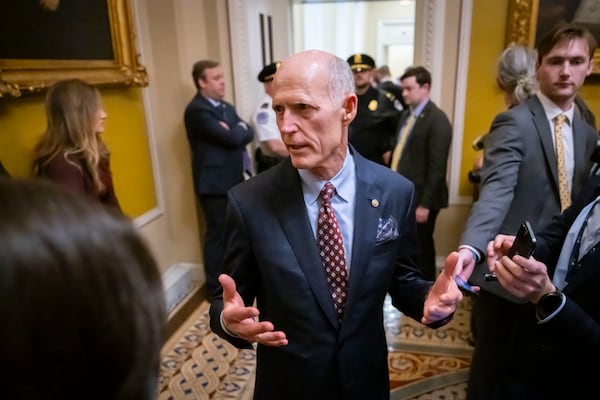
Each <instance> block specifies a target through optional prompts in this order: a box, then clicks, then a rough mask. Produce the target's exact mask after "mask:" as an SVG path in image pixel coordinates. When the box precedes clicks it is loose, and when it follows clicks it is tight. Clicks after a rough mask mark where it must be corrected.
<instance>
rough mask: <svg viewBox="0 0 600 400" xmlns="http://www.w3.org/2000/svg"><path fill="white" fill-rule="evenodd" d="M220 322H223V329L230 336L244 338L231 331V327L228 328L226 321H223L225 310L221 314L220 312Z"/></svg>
mask: <svg viewBox="0 0 600 400" xmlns="http://www.w3.org/2000/svg"><path fill="white" fill-rule="evenodd" d="M219 322H220V323H221V329H223V331H224V332H225V333H226V334H228V335H229V336H233V337H234V338H239V339H243V338H242V337H241V336H238V335H236V334H235V333H231V332H230V331H229V329H227V327H226V326H225V322H224V321H223V311H221V314H219Z"/></svg>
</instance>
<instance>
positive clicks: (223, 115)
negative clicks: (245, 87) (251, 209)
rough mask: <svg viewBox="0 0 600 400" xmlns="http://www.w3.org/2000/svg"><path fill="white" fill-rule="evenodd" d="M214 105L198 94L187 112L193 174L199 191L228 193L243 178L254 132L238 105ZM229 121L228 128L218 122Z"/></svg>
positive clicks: (186, 124) (185, 117)
mask: <svg viewBox="0 0 600 400" xmlns="http://www.w3.org/2000/svg"><path fill="white" fill-rule="evenodd" d="M221 104H222V107H221V108H217V107H215V106H213V105H212V104H211V103H210V102H209V101H208V100H207V99H206V98H205V97H204V96H202V95H201V94H200V93H197V94H196V96H194V98H193V99H192V101H191V102H190V103H189V104H188V106H187V107H186V109H185V113H184V122H185V129H186V133H187V138H188V142H189V144H190V148H191V151H192V174H193V178H194V190H195V192H196V194H220V195H225V194H226V193H227V190H229V189H230V188H231V187H233V186H234V185H236V184H238V183H240V182H242V181H243V180H244V158H243V157H244V152H245V151H246V145H247V144H248V143H250V142H251V141H252V138H253V136H254V133H253V131H252V128H251V127H250V126H248V125H247V124H246V123H243V124H240V122H244V121H242V119H241V118H240V117H239V116H238V115H237V112H236V111H235V108H234V107H233V106H232V105H231V104H229V103H227V102H225V101H221ZM220 121H223V122H226V123H227V125H228V126H229V129H225V128H223V127H222V126H221V125H220V124H219V122H220Z"/></svg>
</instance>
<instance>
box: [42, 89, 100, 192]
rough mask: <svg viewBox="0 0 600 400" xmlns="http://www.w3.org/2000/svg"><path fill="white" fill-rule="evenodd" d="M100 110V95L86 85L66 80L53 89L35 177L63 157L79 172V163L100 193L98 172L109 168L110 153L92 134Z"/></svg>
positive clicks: (49, 96)
mask: <svg viewBox="0 0 600 400" xmlns="http://www.w3.org/2000/svg"><path fill="white" fill-rule="evenodd" d="M100 109H101V98H100V93H99V92H98V90H97V89H96V88H94V87H93V86H91V85H89V84H87V83H86V82H84V81H82V80H80V79H68V80H62V81H58V82H56V83H55V84H54V85H52V86H51V87H50V89H49V90H48V93H47V95H46V117H47V121H48V125H47V128H46V132H45V133H44V134H43V136H42V138H41V139H40V141H39V143H38V144H37V146H36V147H35V161H34V166H33V172H34V174H35V175H41V171H42V169H43V167H44V165H46V164H47V163H48V162H50V161H51V160H52V159H53V158H54V157H62V156H64V157H65V160H66V161H67V162H69V163H71V164H73V165H75V166H77V167H78V168H81V163H82V164H83V166H84V168H85V169H86V171H87V173H89V174H90V176H91V178H92V183H93V185H94V188H95V189H96V192H101V191H102V190H103V189H104V184H103V183H102V181H101V180H100V174H99V171H100V170H101V169H107V168H108V157H109V151H108V148H107V147H106V145H105V144H104V142H103V141H102V139H101V138H100V135H99V134H98V132H96V131H95V123H96V118H97V113H98V111H99V110H100ZM86 171H81V172H82V173H83V174H85V173H86Z"/></svg>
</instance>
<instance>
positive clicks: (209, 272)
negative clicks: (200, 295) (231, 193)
mask: <svg viewBox="0 0 600 400" xmlns="http://www.w3.org/2000/svg"><path fill="white" fill-rule="evenodd" d="M198 201H200V205H201V206H202V210H203V211H204V220H205V222H206V231H205V234H204V273H205V275H206V295H207V297H208V299H207V300H209V301H210V300H212V298H213V297H214V295H215V293H216V291H217V290H218V288H219V287H220V286H221V285H220V284H219V281H218V278H219V274H220V273H221V265H222V263H223V253H224V249H225V244H224V240H225V234H224V232H225V213H226V211H227V196H226V195H224V194H223V195H199V196H198Z"/></svg>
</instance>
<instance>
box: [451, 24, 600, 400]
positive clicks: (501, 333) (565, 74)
mask: <svg viewBox="0 0 600 400" xmlns="http://www.w3.org/2000/svg"><path fill="white" fill-rule="evenodd" d="M594 50H595V41H594V39H593V37H592V36H591V34H590V33H589V32H588V31H587V30H585V29H582V28H580V27H577V26H573V25H562V26H558V27H556V28H555V29H553V30H552V31H551V32H550V33H549V34H548V35H547V36H545V37H544V38H543V39H542V40H541V41H540V44H539V46H538V61H537V66H536V77H537V80H538V82H539V87H540V91H539V93H538V94H537V95H535V96H533V97H531V98H529V99H528V100H526V101H525V102H523V103H521V104H519V105H518V106H515V107H513V108H511V109H510V110H508V111H506V112H503V113H500V114H499V115H498V116H496V118H495V119H494V122H493V123H492V127H491V129H490V133H489V134H488V135H487V136H486V137H485V139H484V162H483V168H482V170H481V189H480V195H479V200H478V201H477V202H476V203H475V204H474V205H473V208H472V210H471V214H470V216H469V219H468V221H467V223H466V227H465V230H464V232H463V235H462V238H461V240H460V244H461V246H460V247H459V254H460V260H461V266H462V267H464V269H465V271H464V273H462V276H463V278H468V277H469V275H470V272H471V271H473V268H474V266H475V262H476V261H482V259H483V256H484V255H485V249H486V246H487V244H488V242H489V241H490V240H492V239H493V238H494V237H495V236H496V235H497V234H498V233H504V234H514V233H515V232H517V230H518V227H519V225H520V224H521V223H522V221H523V220H528V221H529V222H530V223H531V225H532V226H533V229H534V231H538V230H540V228H541V227H542V226H544V225H546V224H547V223H548V222H549V221H550V220H551V219H552V218H553V217H554V216H556V215H558V214H560V212H561V208H565V207H566V206H568V204H562V205H561V195H560V194H561V192H563V193H564V190H566V193H564V195H563V196H562V197H563V198H562V203H565V202H569V201H570V199H571V198H572V197H573V196H574V195H575V194H576V193H578V192H579V191H580V190H581V188H582V187H583V184H584V183H585V181H586V179H587V178H588V174H589V171H590V167H591V162H590V155H591V154H592V152H593V150H594V148H595V145H596V139H597V137H598V136H597V132H596V131H595V129H594V128H592V127H591V126H589V125H588V124H586V123H585V122H584V121H583V120H582V119H581V118H580V117H579V116H578V115H577V113H576V112H575V111H574V99H575V96H576V95H577V90H578V89H579V88H580V87H581V86H582V85H583V82H584V81H585V78H586V77H587V76H588V75H589V74H590V73H591V71H592V61H591V60H592V56H593V54H594ZM561 114H562V115H566V117H567V121H568V122H567V123H563V124H562V125H561V128H560V133H561V136H560V137H561V140H557V137H556V133H557V128H555V121H557V120H558V118H557V116H559V115H561ZM555 143H558V144H559V145H560V147H562V159H563V160H562V161H563V162H562V163H560V165H559V162H558V161H559V159H560V157H561V156H560V154H561V152H559V151H558V150H560V147H559V146H555ZM555 147H556V149H555ZM563 167H564V169H563ZM560 170H562V172H561V171H560ZM559 174H560V175H563V174H564V176H565V179H564V180H563V185H561V184H560V180H559ZM561 187H562V188H563V189H564V190H561ZM486 272H488V271H487V267H486V266H485V263H480V264H479V265H477V267H476V268H475V271H473V273H472V275H471V278H470V281H471V283H472V284H474V285H477V286H480V287H481V293H480V295H479V296H477V297H476V298H475V299H474V302H473V311H472V312H473V322H474V326H473V327H472V328H473V331H474V334H475V351H474V353H473V359H472V364H471V369H470V376H469V384H468V390H467V391H468V394H467V398H468V399H469V400H479V399H486V400H488V399H490V400H493V399H509V398H510V399H513V398H518V397H512V396H513V395H514V396H517V395H516V394H515V393H518V387H519V385H520V381H521V380H522V379H523V376H520V375H519V374H520V373H523V370H522V369H521V368H520V367H521V365H520V360H521V357H520V352H521V351H522V347H523V346H524V345H526V343H525V342H523V341H522V336H521V329H522V326H521V325H522V321H523V320H524V319H526V318H527V315H526V314H527V312H528V308H527V307H523V305H522V301H520V299H517V298H515V297H514V296H512V295H511V294H510V293H509V292H506V290H504V289H503V288H502V287H501V286H500V285H499V284H498V282H495V281H489V282H488V281H484V279H483V278H484V274H485V273H486ZM528 379H529V378H528Z"/></svg>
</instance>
